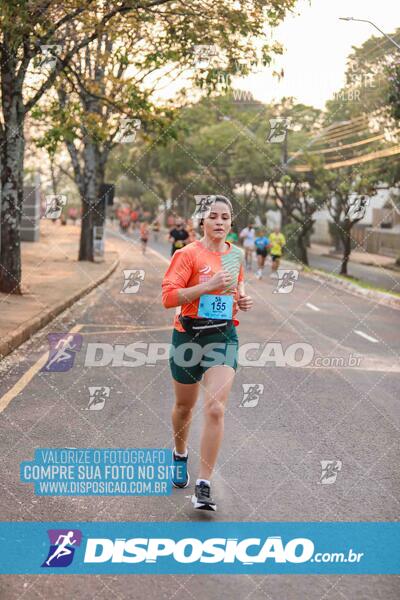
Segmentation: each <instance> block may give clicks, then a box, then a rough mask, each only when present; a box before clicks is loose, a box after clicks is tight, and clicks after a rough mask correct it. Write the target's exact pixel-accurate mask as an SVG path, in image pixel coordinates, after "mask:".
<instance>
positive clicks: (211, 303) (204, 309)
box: [197, 294, 233, 320]
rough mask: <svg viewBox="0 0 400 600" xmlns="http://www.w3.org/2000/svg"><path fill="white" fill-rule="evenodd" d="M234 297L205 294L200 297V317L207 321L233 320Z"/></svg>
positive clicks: (198, 314)
mask: <svg viewBox="0 0 400 600" xmlns="http://www.w3.org/2000/svg"><path fill="white" fill-rule="evenodd" d="M232 311H233V296H227V295H225V296H224V295H222V296H221V295H214V294H203V296H200V301H199V310H198V313H197V316H198V317H204V318H205V319H229V320H230V319H232Z"/></svg>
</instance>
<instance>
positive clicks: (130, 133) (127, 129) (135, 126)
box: [114, 117, 142, 144]
mask: <svg viewBox="0 0 400 600" xmlns="http://www.w3.org/2000/svg"><path fill="white" fill-rule="evenodd" d="M141 127H142V122H141V120H140V119H132V118H130V117H125V118H123V119H122V120H121V123H120V125H119V128H118V131H117V132H116V134H115V138H114V141H115V142H116V143H117V144H131V143H132V142H134V141H135V140H136V134H137V132H138V131H139V129H140V128H141Z"/></svg>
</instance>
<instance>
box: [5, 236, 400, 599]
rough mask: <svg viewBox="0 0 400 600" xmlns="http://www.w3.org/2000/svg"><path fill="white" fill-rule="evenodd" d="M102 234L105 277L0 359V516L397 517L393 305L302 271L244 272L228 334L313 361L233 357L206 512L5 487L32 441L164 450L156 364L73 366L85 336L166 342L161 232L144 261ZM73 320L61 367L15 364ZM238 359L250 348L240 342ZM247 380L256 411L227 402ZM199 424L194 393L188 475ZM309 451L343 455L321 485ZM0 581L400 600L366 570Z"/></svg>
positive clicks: (125, 243)
mask: <svg viewBox="0 0 400 600" xmlns="http://www.w3.org/2000/svg"><path fill="white" fill-rule="evenodd" d="M109 235H110V239H112V243H113V244H114V245H115V247H117V248H118V249H119V251H120V260H121V263H120V266H119V268H118V269H117V271H116V272H115V273H114V274H113V275H112V277H111V278H110V279H109V280H108V281H107V282H105V283H104V284H103V285H101V286H100V287H99V288H97V289H96V290H94V291H93V292H92V293H91V294H89V295H88V296H86V297H85V298H84V299H82V300H81V301H79V302H78V303H77V304H76V305H75V306H74V307H73V308H71V309H70V310H68V311H66V312H65V313H63V315H61V316H60V317H59V318H57V319H56V320H55V321H54V322H53V323H51V324H50V325H49V326H48V327H47V328H45V329H44V330H42V331H41V332H40V333H38V334H37V335H36V336H34V337H33V338H32V339H31V340H30V341H28V342H27V343H25V344H24V345H23V346H21V347H20V348H19V349H18V350H17V351H16V352H14V353H13V354H12V355H10V356H9V357H8V358H7V359H5V360H4V361H3V364H2V366H1V367H0V369H1V370H0V373H1V375H2V379H1V383H0V402H1V398H2V397H3V396H4V394H5V393H6V392H8V391H9V390H10V389H12V388H13V386H15V385H17V386H19V388H18V389H19V390H20V391H19V394H18V395H16V397H15V398H14V399H12V401H11V402H10V403H9V404H8V406H7V407H6V408H5V409H4V410H3V412H2V413H1V414H0V429H1V435H0V444H1V445H0V451H1V455H0V456H1V458H0V463H1V482H2V484H3V491H2V493H1V500H0V502H1V514H2V520H4V521H6V520H17V521H19V520H32V521H44V520H48V521H51V520H64V521H65V520H68V521H74V520H77V521H108V520H110V521H115V520H116V521H136V520H137V521H172V522H173V521H194V520H197V521H202V520H209V519H212V520H219V521H394V520H397V519H398V514H399V504H400V502H399V466H398V465H399V460H398V457H399V427H400V413H399V410H398V390H399V381H400V375H399V371H400V368H399V361H398V357H399V352H400V339H399V335H398V331H399V322H400V312H399V311H396V310H395V309H392V308H388V307H386V306H383V305H380V304H379V303H377V302H375V301H372V300H370V299H364V298H360V297H356V296H353V295H351V294H349V293H348V292H347V291H345V290H342V289H340V290H339V289H336V288H334V287H332V286H330V285H329V284H328V283H319V282H317V281H315V280H313V279H311V278H309V277H306V276H303V275H302V274H301V273H300V276H299V279H298V281H297V282H296V283H295V285H294V288H293V290H292V292H291V293H287V294H281V293H274V289H275V288H276V282H275V281H274V280H272V279H270V278H269V277H266V278H265V279H263V280H261V281H258V280H256V279H255V277H254V275H253V274H251V273H250V274H248V278H247V291H248V293H249V294H251V295H252V296H253V298H254V300H255V307H254V310H253V311H251V312H250V313H247V314H245V313H242V315H241V317H240V321H241V323H240V325H239V327H238V331H239V337H240V344H241V345H243V344H245V343H255V342H259V343H260V344H261V348H263V347H264V346H265V344H266V343H267V342H268V343H272V342H275V343H276V344H280V345H281V347H282V349H283V352H284V353H285V355H286V351H287V349H288V348H289V349H290V347H291V345H292V344H294V343H299V344H303V345H304V344H307V345H308V346H307V347H310V348H311V351H312V354H313V358H312V361H311V362H310V363H309V364H307V365H304V366H296V365H293V366H287V365H286V366H285V365H283V366H279V364H278V365H277V364H276V363H275V364H274V363H273V362H268V363H266V364H265V365H264V366H254V365H249V366H245V365H242V366H240V367H239V369H238V372H237V376H236V378H235V383H234V387H233V392H232V395H231V398H230V403H229V406H228V409H227V413H226V423H225V438H224V442H223V447H222V450H221V453H220V457H219V461H218V465H217V469H216V472H215V476H214V480H213V493H214V495H215V497H216V499H217V501H218V506H219V508H218V512H217V513H215V514H214V513H213V514H212V515H209V514H208V513H207V514H203V513H200V514H199V513H198V512H195V511H193V509H192V506H191V504H190V501H189V496H190V494H191V489H190V488H189V489H187V490H174V491H173V493H172V495H171V496H170V497H164V498H160V497H145V498H144V497H130V498H125V497H115V498H110V497H96V498H90V497H38V496H35V495H34V493H33V489H32V486H31V485H28V484H22V483H19V464H20V462H21V461H23V460H31V459H32V457H33V451H34V448H37V447H87V446H90V447H153V448H163V447H171V446H172V435H171V428H170V412H171V407H172V403H173V394H172V386H171V380H170V375H169V369H168V363H167V362H166V361H163V362H160V363H158V364H156V365H154V366H146V367H141V368H134V367H129V366H119V367H115V366H114V367H113V366H106V367H85V365H84V357H85V352H86V349H87V344H88V343H89V342H94V341H96V342H104V343H109V344H113V345H115V344H129V343H132V342H134V341H148V342H150V341H151V342H166V343H168V342H169V341H170V335H171V329H170V328H171V323H172V319H173V310H170V311H166V310H165V309H163V307H162V305H161V299H160V283H161V279H162V276H163V273H164V271H165V269H166V266H167V258H166V257H167V256H168V247H167V246H166V244H165V243H163V242H160V243H159V244H158V245H157V249H158V252H157V253H155V252H153V251H152V250H151V248H150V249H149V251H148V253H147V254H146V256H142V255H141V254H140V251H139V249H138V246H137V242H136V240H135V239H132V238H129V239H128V238H127V239H122V238H121V237H120V236H119V235H118V234H115V233H113V232H110V234H109ZM151 246H153V247H154V246H155V245H154V244H151ZM123 269H143V270H144V271H145V278H144V281H143V282H142V283H141V286H140V290H139V292H138V293H136V294H123V293H121V289H122V285H123V273H122V270H123ZM72 328H76V329H79V333H80V334H81V335H82V336H83V347H82V349H81V351H79V352H78V353H77V354H76V359H75V363H74V366H73V367H72V369H71V370H69V371H67V372H65V373H61V372H59V373H40V372H35V373H34V374H33V376H32V378H31V379H30V380H29V381H28V378H27V377H26V373H27V372H28V371H29V369H30V368H32V367H33V365H35V363H36V362H37V361H38V359H40V358H41V357H43V356H44V355H46V353H47V351H48V344H47V334H48V333H51V332H62V333H65V332H67V331H71V329H72ZM289 354H290V351H289ZM289 354H288V355H287V356H289ZM248 356H251V357H253V355H252V353H251V352H249V354H248ZM350 357H352V359H351V358H350ZM253 358H254V357H253ZM316 358H317V359H318V360H319V363H318V364H319V365H320V366H317V365H316V362H318V360H317V361H316V360H315V359H316ZM356 359H357V360H356ZM354 361H355V362H354ZM278 362H279V361H278ZM321 362H322V363H323V366H322V365H321V364H320V363H321ZM349 363H350V364H349ZM351 365H354V366H351ZM31 374H32V371H31ZM24 375H25V379H21V378H23V376H24ZM247 384H259V385H260V386H263V392H262V393H260V395H259V398H258V403H257V405H256V406H253V407H243V406H241V404H242V403H243V402H242V401H243V397H244V391H243V385H247ZM89 386H108V387H110V397H109V399H107V400H106V403H105V405H104V408H103V409H102V410H98V411H89V410H86V408H87V406H88V400H89V390H88V388H89ZM259 389H261V388H259ZM201 421H202V411H201V399H200V401H199V405H198V408H197V412H196V416H195V418H194V422H193V425H192V431H191V438H190V457H191V465H190V470H191V472H192V475H195V474H196V470H197V466H198V451H199V435H200V428H201ZM322 460H335V461H341V470H340V471H339V472H338V474H337V479H336V482H335V483H333V484H331V485H321V484H320V478H321V466H320V461H322ZM0 586H1V587H0V589H1V598H2V600H11V599H12V600H14V599H17V598H22V597H29V598H30V599H35V600H36V599H38V600H39V599H41V600H43V598H46V599H47V598H58V599H59V600H63V599H64V598H65V599H67V598H88V599H89V598H96V599H98V598H110V597H111V598H113V597H116V598H135V599H138V600H141V599H143V600H144V599H146V600H148V599H149V598H165V599H171V600H172V599H173V598H178V597H181V596H182V595H184V596H186V597H187V596H190V597H191V598H194V599H200V598H201V599H202V600H204V599H207V600H208V599H217V598H222V597H231V598H235V599H236V598H237V599H240V600H244V599H249V600H250V599H251V600H253V599H254V600H261V599H262V600H265V599H268V600H271V599H273V600H276V599H280V598H284V599H285V600H299V599H300V600H302V599H303V598H304V599H307V600H322V599H324V600H336V599H337V600H353V599H355V598H357V599H358V598H362V599H363V600H370V599H371V600H375V599H384V600H391V599H397V598H398V597H399V590H400V581H399V578H398V577H396V576H366V575H363V576H350V575H348V576H339V575H337V576H296V577H295V576H282V575H279V576H278V575H275V576H272V575H271V576H217V575H216V576H207V577H205V576H190V575H187V576H176V575H170V576H134V577H133V576H129V577H128V576H118V577H117V576H58V577H57V578H54V577H51V576H46V575H41V576H40V577H38V576H22V575H21V576H3V577H2V581H1V583H0Z"/></svg>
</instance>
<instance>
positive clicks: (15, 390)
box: [0, 324, 83, 413]
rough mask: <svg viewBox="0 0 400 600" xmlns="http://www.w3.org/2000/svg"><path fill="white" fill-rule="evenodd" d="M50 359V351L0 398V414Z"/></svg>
mask: <svg viewBox="0 0 400 600" xmlns="http://www.w3.org/2000/svg"><path fill="white" fill-rule="evenodd" d="M82 327H83V324H82V325H75V326H74V327H72V329H71V330H70V331H69V333H77V332H78V331H79V330H80V329H82ZM48 357H49V352H48V351H47V352H45V353H44V354H42V356H41V357H40V358H38V360H37V361H36V362H35V364H33V365H32V366H31V368H30V369H28V371H27V372H26V373H24V374H23V375H22V377H21V378H20V379H19V380H18V381H17V383H15V384H14V385H13V387H12V388H11V389H10V390H8V392H6V393H5V394H4V396H3V397H2V398H0V413H1V412H3V410H4V409H5V408H7V406H8V405H9V404H10V402H11V400H14V398H15V396H18V394H19V393H20V392H22V390H24V389H25V388H26V386H27V385H28V383H29V382H30V381H31V380H32V379H33V378H34V377H35V375H36V374H37V373H38V372H39V371H40V369H41V368H42V367H44V365H45V364H46V362H47V359H48Z"/></svg>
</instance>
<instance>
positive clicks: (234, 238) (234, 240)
mask: <svg viewBox="0 0 400 600" xmlns="http://www.w3.org/2000/svg"><path fill="white" fill-rule="evenodd" d="M226 241H227V242H230V243H231V244H235V245H236V246H237V245H238V244H239V236H238V234H237V233H236V231H235V230H234V229H233V227H231V230H230V232H229V233H228V235H227V236H226Z"/></svg>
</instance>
